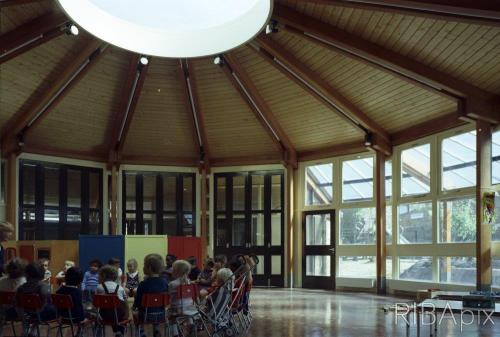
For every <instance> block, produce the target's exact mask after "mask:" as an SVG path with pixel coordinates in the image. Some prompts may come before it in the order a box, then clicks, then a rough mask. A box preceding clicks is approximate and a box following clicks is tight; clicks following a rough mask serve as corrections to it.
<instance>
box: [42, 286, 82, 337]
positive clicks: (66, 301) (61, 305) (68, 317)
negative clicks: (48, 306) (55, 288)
mask: <svg viewBox="0 0 500 337" xmlns="http://www.w3.org/2000/svg"><path fill="white" fill-rule="evenodd" d="M51 297H52V304H54V306H55V307H56V314H57V320H58V324H59V325H58V329H57V332H58V334H59V336H60V337H63V329H65V328H70V329H71V336H74V337H75V336H83V331H84V328H85V327H86V323H88V321H85V320H84V321H77V319H76V317H73V314H72V313H71V310H72V309H73V299H72V298H71V296H70V295H62V294H52V296H51ZM75 327H77V328H78V330H77V332H76V335H75V330H74V328H75Z"/></svg>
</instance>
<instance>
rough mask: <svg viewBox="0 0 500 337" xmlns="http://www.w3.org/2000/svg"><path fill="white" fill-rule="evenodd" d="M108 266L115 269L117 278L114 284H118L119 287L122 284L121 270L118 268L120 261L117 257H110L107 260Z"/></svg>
mask: <svg viewBox="0 0 500 337" xmlns="http://www.w3.org/2000/svg"><path fill="white" fill-rule="evenodd" d="M108 264H109V265H111V266H113V267H115V268H116V271H117V272H118V276H117V278H116V283H119V284H120V285H122V284H123V270H122V268H120V259H119V258H117V257H112V258H110V259H109V261H108Z"/></svg>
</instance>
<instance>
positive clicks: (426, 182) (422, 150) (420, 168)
mask: <svg viewBox="0 0 500 337" xmlns="http://www.w3.org/2000/svg"><path fill="white" fill-rule="evenodd" d="M430 152H431V145H430V144H425V145H421V146H416V147H413V148H411V149H407V150H404V151H402V152H401V195H402V196H410V195H419V194H427V193H429V192H430V186H431V172H430V171H431V153H430Z"/></svg>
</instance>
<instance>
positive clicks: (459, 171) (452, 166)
mask: <svg viewBox="0 0 500 337" xmlns="http://www.w3.org/2000/svg"><path fill="white" fill-rule="evenodd" d="M441 149H442V150H441V153H442V154H441V158H442V159H441V160H442V188H443V190H450V189H455V188H461V187H469V186H475V185H476V131H471V132H467V133H463V134H460V135H457V136H453V137H450V138H446V139H444V140H443V144H442V147H441Z"/></svg>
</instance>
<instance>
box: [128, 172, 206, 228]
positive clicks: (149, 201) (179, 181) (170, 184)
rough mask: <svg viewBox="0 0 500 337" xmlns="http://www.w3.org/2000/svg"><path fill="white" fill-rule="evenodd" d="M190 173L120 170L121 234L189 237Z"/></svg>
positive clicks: (192, 195) (191, 215)
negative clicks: (121, 172)
mask: <svg viewBox="0 0 500 337" xmlns="http://www.w3.org/2000/svg"><path fill="white" fill-rule="evenodd" d="M194 177H195V175H194V173H174V172H165V173H160V172H131V171H124V172H123V196H124V198H123V219H124V220H123V221H124V223H123V226H122V230H123V234H167V235H179V236H193V235H195V234H196V223H195V220H194V219H195V213H194V212H195V210H194V205H195V183H194V182H195V180H194Z"/></svg>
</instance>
